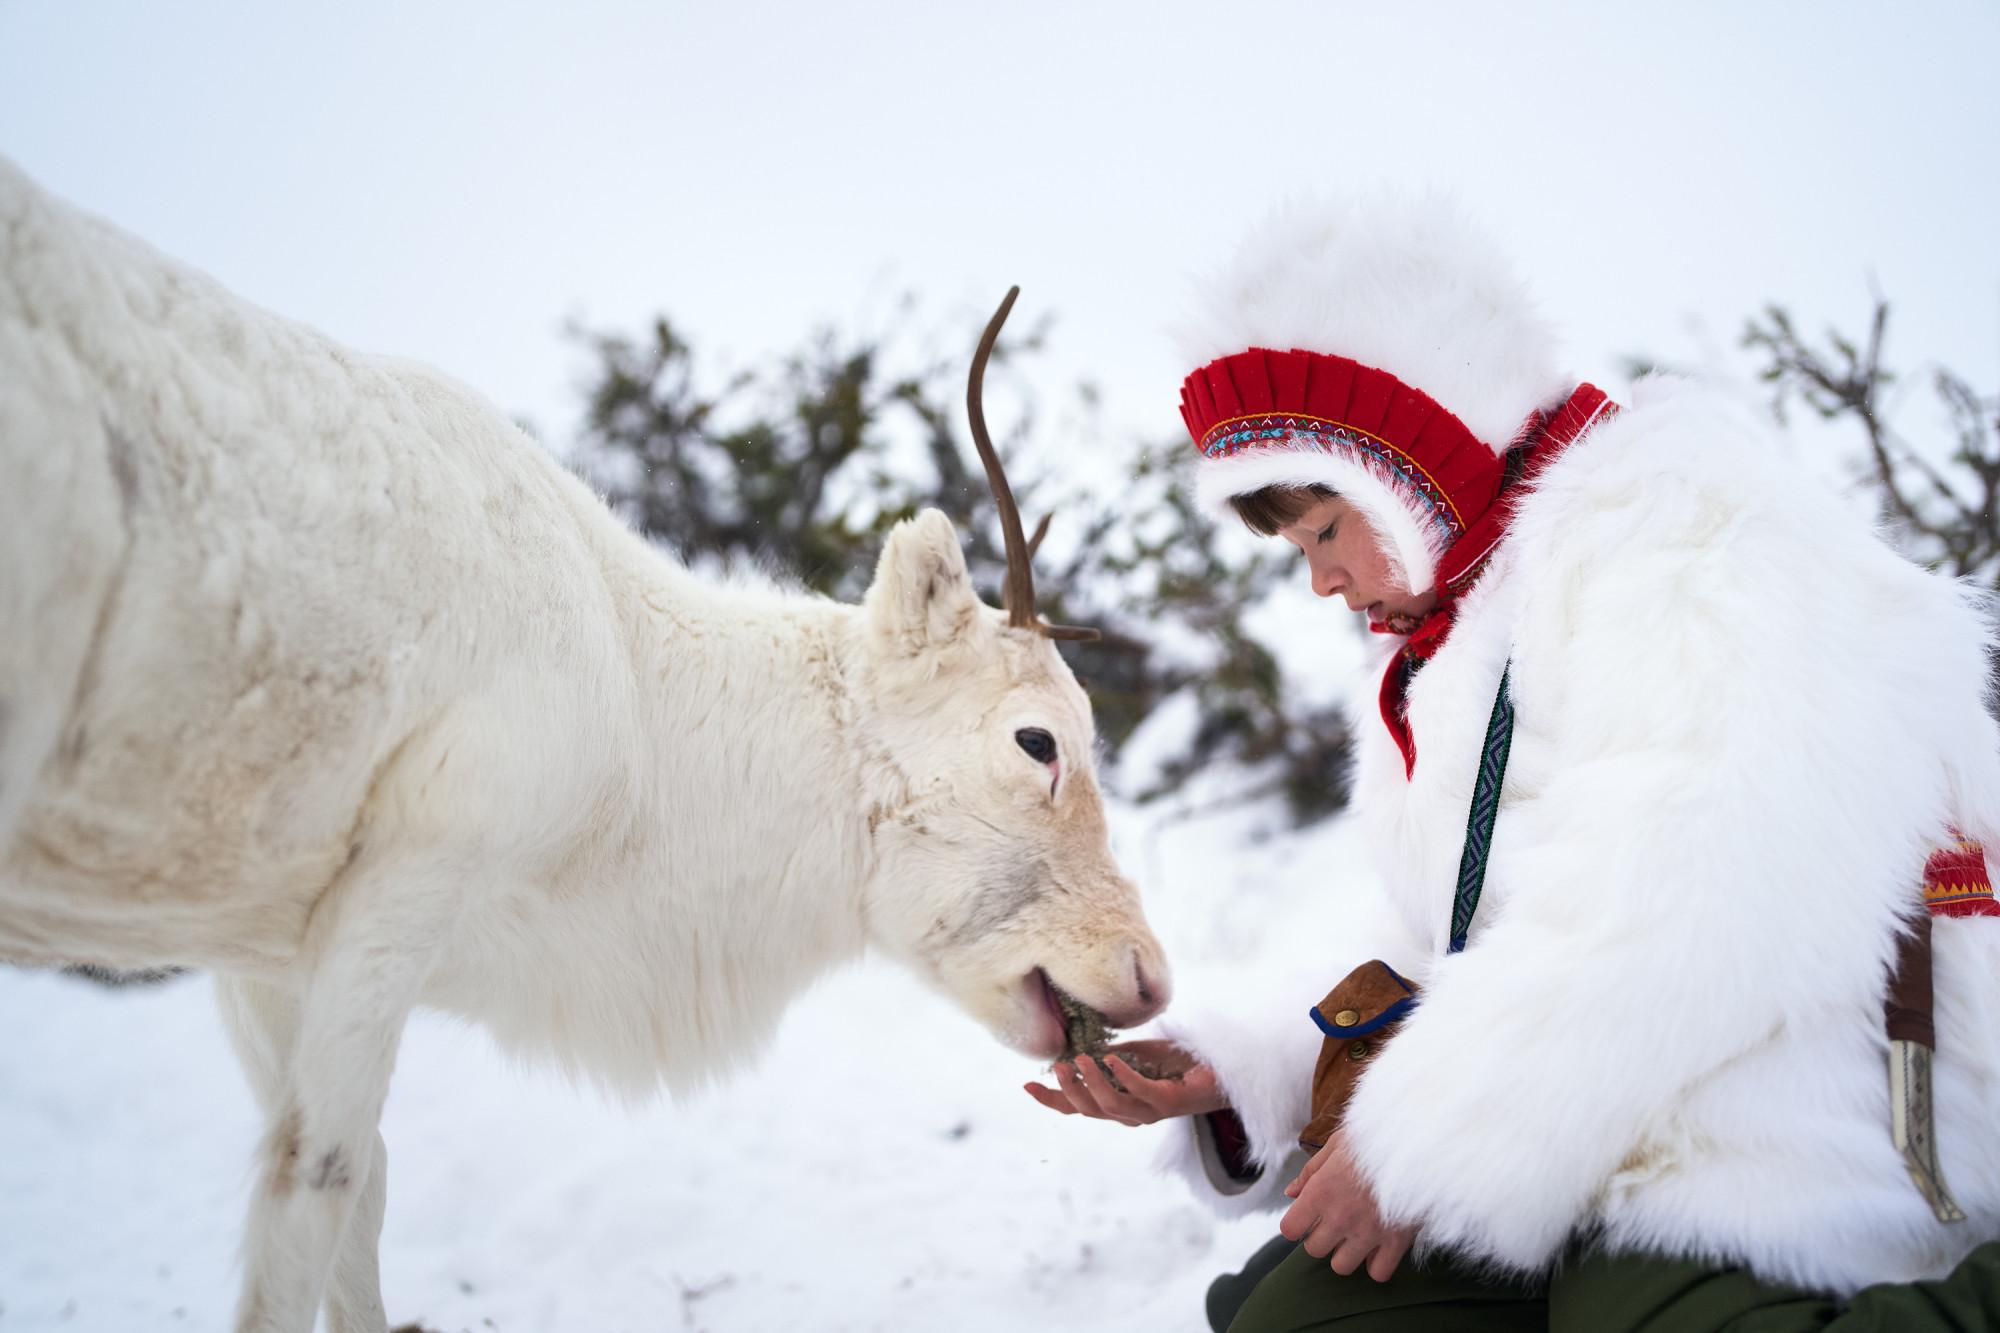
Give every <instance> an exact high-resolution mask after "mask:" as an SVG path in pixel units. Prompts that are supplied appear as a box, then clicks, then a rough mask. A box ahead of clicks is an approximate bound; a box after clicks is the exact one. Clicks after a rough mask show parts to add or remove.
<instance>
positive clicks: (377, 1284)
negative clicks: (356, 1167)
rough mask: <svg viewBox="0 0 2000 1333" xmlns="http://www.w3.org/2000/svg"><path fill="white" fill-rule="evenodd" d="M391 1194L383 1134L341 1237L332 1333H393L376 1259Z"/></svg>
mask: <svg viewBox="0 0 2000 1333" xmlns="http://www.w3.org/2000/svg"><path fill="white" fill-rule="evenodd" d="M388 1193H389V1149H388V1146H387V1145H386V1144H384V1143H383V1142H382V1135H381V1132H380V1131H377V1132H376V1135H375V1157H374V1161H373V1163H372V1165H371V1166H370V1168H369V1171H368V1183H367V1184H366V1185H365V1186H363V1187H362V1190H361V1197H360V1198H359V1199H358V1200H356V1201H355V1205H354V1215H353V1216H352V1217H350V1218H348V1219H347V1230H345V1231H343V1232H341V1233H340V1252H339V1254H338V1256H337V1257H336V1258H335V1259H334V1262H333V1281H332V1283H331V1284H330V1285H329V1286H328V1287H327V1291H326V1327H327V1333H388V1328H389V1314H388V1311H387V1310H386V1309H385V1308H384V1307H383V1305H382V1272H381V1268H380V1266H379V1264H378V1262H377V1258H376V1256H377V1254H378V1252H379V1249H380V1241H381V1239H382V1211H383V1207H384V1205H385V1204H386V1203H387V1201H388Z"/></svg>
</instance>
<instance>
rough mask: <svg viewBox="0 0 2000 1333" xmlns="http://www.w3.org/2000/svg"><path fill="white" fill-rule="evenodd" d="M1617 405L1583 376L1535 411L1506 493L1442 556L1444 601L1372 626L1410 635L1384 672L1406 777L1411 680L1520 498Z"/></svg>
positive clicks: (1411, 765)
mask: <svg viewBox="0 0 2000 1333" xmlns="http://www.w3.org/2000/svg"><path fill="white" fill-rule="evenodd" d="M1617 410H1618V407H1617V405H1616V404H1615V403H1613V402H1612V401H1611V400H1610V398H1608V397H1607V396H1606V395H1605V393H1604V391H1603V390H1602V389H1599V388H1598V387H1596V386H1595V385H1592V384H1580V385H1578V386H1577V387H1576V389H1575V390H1574V391H1573V392H1572V393H1571V394H1570V396H1569V398H1568V399H1567V400H1566V401H1565V402H1564V403H1563V404H1562V406H1560V407H1558V408H1556V409H1555V410H1554V411H1552V412H1537V413H1535V415H1534V416H1532V417H1530V418H1529V419H1528V424H1527V425H1526V426H1525V427H1524V428H1523V429H1522V432H1521V437H1522V438H1521V441H1520V443H1518V444H1516V445H1515V446H1514V447H1513V448H1512V449H1510V450H1508V454H1507V457H1508V463H1509V467H1508V478H1509V479H1508V480H1507V481H1506V482H1505V483H1504V484H1503V485H1502V487H1501V490H1500V494H1499V495H1498V496H1496V497H1495V498H1494V501H1493V503H1492V504H1490V505H1488V506H1487V507H1486V512H1485V513H1483V514H1481V515H1480V516H1479V517H1478V518H1477V519H1475V520H1473V522H1472V525H1471V526H1470V527H1469V528H1467V529H1466V530H1465V533H1464V535H1463V536H1461V537H1460V538H1459V539H1458V540H1457V541H1455V542H1453V543H1452V544H1451V546H1450V547H1449V548H1448V549H1447V550H1446V551H1445V553H1444V556H1443V558H1442V559H1440V560H1439V561H1438V569H1437V590H1438V599H1437V605H1436V606H1434V607H1432V608H1431V609H1430V611H1428V612H1427V613H1425V615H1424V617H1423V619H1422V620H1419V621H1417V622H1416V623H1415V624H1414V625H1402V624H1397V625H1395V627H1394V628H1391V626H1390V625H1389V624H1375V623H1371V624H1370V625H1369V626H1368V628H1369V629H1371V630H1373V631H1375V632H1376V633H1377V634H1407V635H1409V639H1408V641H1407V642H1405V643H1404V644H1403V647H1402V651H1400V652H1398V653H1397V654H1396V655H1395V657H1393V658H1391V659H1390V661H1389V669H1388V670H1387V671H1385V672H1384V673H1383V675H1382V721H1383V723H1384V724H1386V725H1387V726H1388V728H1389V735H1390V736H1392V737H1394V738H1395V741H1396V748H1397V749H1399V750H1401V751H1402V752H1403V775H1404V776H1405V777H1408V776H1410V775H1411V774H1413V773H1415V772H1416V769H1417V741H1416V737H1415V736H1414V735H1412V734H1411V731H1410V721H1409V699H1408V696H1409V689H1410V682H1411V680H1413V679H1415V677H1416V674H1417V672H1418V671H1419V670H1421V669H1422V668H1423V665H1424V663H1426V662H1428V661H1430V660H1431V658H1433V657H1435V656H1436V655H1437V651H1438V649H1440V648H1442V647H1444V641H1445V639H1446V638H1447V637H1448V636H1449V635H1450V634H1451V626H1452V621H1453V619H1454V618H1455V617H1456V616H1457V614H1458V604H1459V601H1460V599H1461V598H1463V597H1464V596H1465V594H1466V593H1467V592H1468V591H1470V590H1471V588H1472V585H1473V584H1475V583H1477V582H1478V581H1479V576H1480V574H1482V573H1484V572H1485V569H1486V565H1487V561H1488V560H1489V559H1490V558H1491V556H1492V554H1493V551H1494V548H1496V547H1497V546H1499V545H1500V539H1501V538H1503V537H1505V536H1506V535H1507V524H1508V523H1509V521H1510V520H1512V518H1513V517H1514V507H1515V504H1516V503H1517V502H1518V501H1519V500H1520V498H1521V497H1522V496H1524V495H1526V494H1527V493H1528V490H1529V489H1530V488H1531V487H1532V486H1533V485H1534V481H1535V478H1536V477H1538V476H1540V475H1541V472H1542V469H1544V468H1546V467H1547V466H1548V465H1549V464H1550V463H1552V462H1554V461H1555V460H1556V459H1557V458H1558V457H1559V456H1560V455H1561V454H1562V452H1563V451H1564V450H1565V449H1567V448H1568V447H1569V446H1570V445H1572V444H1574V443H1575V442H1576V441H1577V439H1578V438H1580V437H1581V436H1582V435H1583V433H1584V432H1585V431H1586V430H1588V429H1589V428H1590V427H1591V425H1592V424H1593V423H1594V422H1596V421H1597V420H1598V419H1599V418H1601V417H1605V416H1609V415H1610V414H1611V413H1613V412H1616V411H1617Z"/></svg>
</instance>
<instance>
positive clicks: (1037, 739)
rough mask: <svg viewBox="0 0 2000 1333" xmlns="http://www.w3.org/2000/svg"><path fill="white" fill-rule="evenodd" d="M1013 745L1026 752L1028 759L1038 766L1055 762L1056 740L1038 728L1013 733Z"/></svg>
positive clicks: (1028, 728) (1026, 728) (1025, 728)
mask: <svg viewBox="0 0 2000 1333" xmlns="http://www.w3.org/2000/svg"><path fill="white" fill-rule="evenodd" d="M1014 744H1016V745H1018V746H1020V747H1021V748H1022V749H1023V750H1026V751H1027V752H1028V758H1030V759H1032V760H1034V761H1035V762H1036V763H1038V764H1049V763H1054V762H1055V757H1056V738H1055V737H1053V736H1051V735H1049V733H1048V732H1046V731H1043V730H1042V729H1041V728H1040V727H1022V728H1021V729H1020V730H1019V731H1017V732H1015V733H1014Z"/></svg>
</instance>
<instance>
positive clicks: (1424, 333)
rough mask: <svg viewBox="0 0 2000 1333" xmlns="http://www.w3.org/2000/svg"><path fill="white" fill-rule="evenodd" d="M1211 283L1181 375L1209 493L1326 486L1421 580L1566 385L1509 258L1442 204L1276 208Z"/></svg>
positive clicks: (1201, 480)
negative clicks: (1513, 448) (1188, 367)
mask: <svg viewBox="0 0 2000 1333" xmlns="http://www.w3.org/2000/svg"><path fill="white" fill-rule="evenodd" d="M1201 295H1202V298H1203V299H1202V305H1203V307H1204V310H1203V313H1202V314H1201V316H1199V318H1200V319H1201V323H1200V325H1199V332H1198V334H1197V335H1196V336H1195V337H1193V338H1190V339H1187V340H1185V341H1186V342H1187V343H1188V347H1189V350H1190V352H1191V353H1192V355H1190V360H1193V361H1196V362H1198V365H1199V368H1198V369H1196V370H1195V371H1194V372H1193V373H1192V374H1190V375H1189V376H1188V377H1187V379H1186V380H1185V382H1184V383H1183V384H1182V386H1181V416H1182V419H1183V420H1184V421H1185V422H1186V423H1187V428H1188V434H1189V435H1190V436H1191V437H1192V438H1193V440H1194V442H1195V446H1196V449H1197V450H1198V455H1199V456H1198V461H1197V464H1196V469H1195V485H1196V491H1197V494H1198V496H1199V498H1200V499H1201V500H1202V502H1203V503H1204V504H1205V505H1206V506H1207V507H1210V508H1218V507H1220V506H1222V505H1223V504H1224V503H1225V502H1226V501H1227V500H1228V498H1229V497H1231V496H1236V495H1245V494H1248V493H1250V492H1252V491H1257V490H1261V489H1263V488H1265V487H1267V486H1304V485H1312V484H1319V485H1325V486H1330V487H1332V488H1333V489H1334V490H1335V491H1337V492H1339V493H1340V495H1341V496H1342V497H1343V498H1344V499H1346V500H1347V501H1348V502H1349V503H1351V504H1353V505H1354V506H1355V507H1356V508H1357V509H1358V510H1360V512H1361V513H1362V514H1363V515H1364V516H1365V517H1366V518H1367V519H1368V522H1369V524H1370V526H1371V527H1372V528H1373V529H1374V531H1375V533H1376V536H1377V538H1378V540H1379V541H1380V542H1381V543H1382V547H1383V549H1384V551H1385V552H1386V553H1387V554H1388V555H1389V556H1390V557H1391V558H1392V559H1393V560H1394V561H1395V562H1396V564H1397V565H1398V566H1399V568H1400V569H1401V571H1402V572H1403V574H1404V577H1405V579H1406V581H1407V582H1408V583H1409V586H1410V588H1411V590H1412V591H1413V592H1423V591H1425V590H1427V589H1428V588H1430V587H1431V586H1432V584H1433V583H1434V582H1435V581H1436V578H1437V571H1438V566H1439V562H1440V561H1441V560H1443V559H1444V557H1445V553H1446V552H1447V551H1449V550H1450V549H1451V548H1452V547H1453V545H1454V544H1455V543H1457V542H1458V541H1459V540H1460V539H1461V538H1463V537H1465V536H1466V534H1467V533H1468V532H1469V531H1471V530H1472V529H1473V528H1474V526H1475V525H1478V524H1479V520H1480V519H1481V518H1483V517H1484V516H1485V515H1486V512H1487V510H1488V509H1489V508H1490V507H1491V506H1492V504H1493V500H1494V498H1495V496H1497V495H1498V493H1499V490H1500V484H1501V480H1502V477H1503V473H1504V464H1503V462H1502V461H1501V456H1502V455H1503V454H1504V453H1505V451H1506V449H1507V447H1508V446H1509V445H1510V444H1511V443H1512V442H1513V441H1514V440H1515V439H1516V438H1518V437H1519V435H1520V433H1521V431H1522V430H1523V428H1524V427H1525V426H1526V425H1527V424H1528V423H1529V422H1530V421H1531V420H1532V419H1533V418H1534V417H1535V414H1536V413H1537V412H1538V411H1541V410H1544V409H1546V408H1548V407H1551V406H1553V405H1554V404H1556V403H1559V402H1561V401H1562V399H1563V397H1564V396H1565V393H1566V391H1567V388H1568V386H1569V381H1567V380H1566V379H1565V378H1564V377H1562V376H1561V375H1559V374H1557V373H1556V370H1555V365H1554V356H1553V345H1554V340H1553V338H1552V337H1551V336H1550V334H1549V332H1548V330H1547V329H1546V327H1545V326H1544V325H1543V324H1542V322H1541V321H1540V319H1539V318H1538V317H1537V316H1536V315H1535V313H1534V309H1533V305H1532V303H1531V302H1530V301H1529V299H1528V297H1527V295H1526V292H1525V291H1524V289H1522V288H1521V286H1520V284H1519V283H1518V282H1516V281H1515V280H1514V278H1513V277H1512V274H1511V272H1510V270H1509V268H1508V266H1507V265H1506V263H1505V261H1504V260H1502V259H1501V258H1499V256H1498V255H1497V253H1496V252H1495V251H1494V249H1493V248H1492V246H1491V245H1490V244H1489V243H1488V242H1487V241H1486V240H1485V238H1484V237H1482V236H1480V235H1479V234H1478V232H1477V231H1476V230H1474V229H1473V228H1472V227H1471V226H1470V225H1469V223H1467V222H1466V221H1465V219H1464V218H1463V216H1462V215H1461V214H1460V213H1459V212H1458V211H1457V210H1456V209H1454V208H1452V207H1451V206H1449V205H1447V204H1442V203H1439V202H1437V201H1423V202H1419V203H1416V204H1400V205H1399V204H1387V205H1385V204H1383V203H1382V202H1381V201H1379V200H1378V201H1371V203H1370V205H1369V207H1367V208H1366V209H1358V208H1357V209H1342V208H1338V207H1333V208H1329V207H1325V206H1314V207H1308V208H1295V209H1292V210H1290V211H1288V212H1285V213H1281V214H1279V215H1278V216H1276V217H1274V218H1272V219H1271V220H1270V221H1268V222H1266V223H1265V224H1264V225H1263V226H1262V227H1261V228H1259V229H1258V230H1257V231H1256V232H1254V233H1253V234H1252V235H1251V236H1250V237H1249V238H1248V240H1247V241H1246V242H1245V244H1244V246H1243V247H1242V249H1241V250H1240V251H1239V253H1238V255H1237V257H1236V259H1235V260H1234V261H1233V263H1232V264H1231V266H1230V267H1228V268H1227V269H1226V270H1225V271H1224V273H1223V274H1222V276H1221V277H1220V278H1218V279H1216V280H1215V281H1213V282H1211V283H1209V284H1207V285H1206V287H1205V289H1204V290H1203V292H1202V293H1201ZM1281 347H1282V348H1287V349H1289V350H1285V351H1278V350H1274V349H1276V348H1281Z"/></svg>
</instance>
